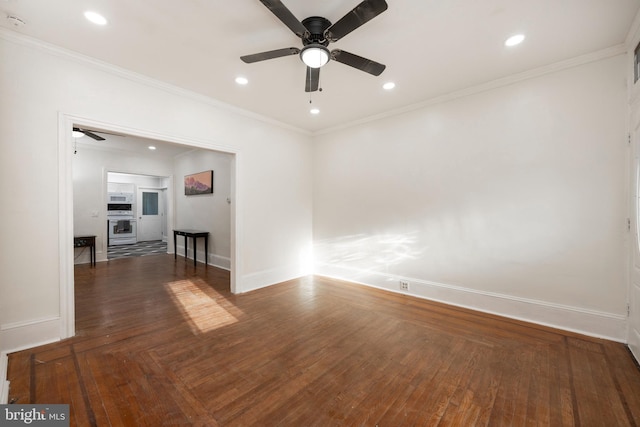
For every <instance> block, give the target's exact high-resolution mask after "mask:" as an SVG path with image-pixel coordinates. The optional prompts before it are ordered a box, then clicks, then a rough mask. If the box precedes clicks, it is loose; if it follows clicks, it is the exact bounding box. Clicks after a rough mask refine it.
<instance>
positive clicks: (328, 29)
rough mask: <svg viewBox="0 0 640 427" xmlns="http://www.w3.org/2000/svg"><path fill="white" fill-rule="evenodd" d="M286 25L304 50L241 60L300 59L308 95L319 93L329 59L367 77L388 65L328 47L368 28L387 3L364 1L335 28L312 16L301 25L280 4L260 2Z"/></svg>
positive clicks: (285, 50)
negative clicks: (322, 68)
mask: <svg viewBox="0 0 640 427" xmlns="http://www.w3.org/2000/svg"><path fill="white" fill-rule="evenodd" d="M260 2H262V4H264V5H265V6H266V7H267V8H268V9H269V10H270V11H271V12H272V13H273V14H274V15H275V16H276V17H277V18H278V19H279V20H280V21H282V23H284V25H286V26H287V27H289V29H290V30H291V31H293V32H294V34H295V35H296V36H298V37H299V38H300V39H301V40H302V45H303V47H302V49H298V48H297V47H287V48H283V49H276V50H270V51H267V52H261V53H255V54H253V55H245V56H241V57H240V59H242V60H243V61H244V62H246V63H247V64H251V63H254V62H259V61H264V60H267V59H274V58H281V57H283V56H290V55H298V54H299V55H300V58H301V59H302V62H304V63H305V65H306V66H307V75H306V82H305V92H314V91H316V90H318V86H319V82H320V68H321V67H322V66H323V65H325V64H326V63H327V62H329V60H330V59H332V60H334V61H337V62H340V63H342V64H345V65H348V66H350V67H353V68H357V69H358V70H361V71H364V72H365V73H369V74H372V75H374V76H379V75H380V74H381V73H382V72H383V71H384V69H385V68H386V66H385V65H383V64H380V63H378V62H375V61H372V60H370V59H367V58H363V57H361V56H358V55H355V54H353V53H349V52H346V51H344V50H340V49H334V50H332V51H329V49H328V48H327V46H328V45H329V43H333V42H336V41H338V40H340V39H341V38H342V37H344V36H346V35H347V34H349V33H350V32H352V31H353V30H355V29H356V28H358V27H360V26H362V25H364V24H366V23H367V22H369V21H370V20H372V19H373V18H375V17H376V16H378V15H380V14H381V13H382V12H384V11H385V10H387V7H388V5H387V2H386V1H385V0H364V1H363V2H362V3H360V4H359V5H358V6H356V7H355V8H354V9H353V10H352V11H351V12H349V13H347V14H346V15H345V16H343V17H342V18H340V19H339V20H338V22H336V23H335V24H332V23H331V21H329V20H328V19H326V18H323V17H320V16H310V17H309V18H306V19H304V20H302V22H300V21H299V20H298V19H297V18H296V17H295V16H294V15H293V13H291V11H290V10H289V9H287V7H286V6H285V5H284V4H282V2H281V1H280V0H260Z"/></svg>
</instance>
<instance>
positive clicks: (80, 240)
mask: <svg viewBox="0 0 640 427" xmlns="http://www.w3.org/2000/svg"><path fill="white" fill-rule="evenodd" d="M73 247H74V248H89V260H90V262H91V265H92V266H95V265H96V236H73Z"/></svg>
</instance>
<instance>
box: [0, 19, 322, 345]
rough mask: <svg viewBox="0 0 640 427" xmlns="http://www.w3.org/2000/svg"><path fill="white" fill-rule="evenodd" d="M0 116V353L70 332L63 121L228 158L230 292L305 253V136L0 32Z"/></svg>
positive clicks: (285, 274)
mask: <svg viewBox="0 0 640 427" xmlns="http://www.w3.org/2000/svg"><path fill="white" fill-rule="evenodd" d="M212 84H220V83H219V82H215V83H214V82H212ZM230 84H232V83H230ZM0 111H1V114H0V141H1V143H0V196H1V197H2V198H3V199H4V200H11V201H12V202H11V203H3V204H2V205H1V206H0V217H1V218H2V219H3V220H2V221H0V235H2V236H3V239H2V242H1V243H0V253H1V254H2V256H1V257H0V351H2V350H6V349H16V348H19V347H26V346H30V345H34V344H37V343H39V342H45V341H52V340H56V339H59V338H60V337H61V336H65V333H68V331H69V328H70V325H69V323H68V319H66V318H65V317H62V316H66V314H65V313H66V312H67V311H69V307H68V306H66V305H65V304H66V301H68V300H69V298H68V296H69V295H65V291H64V289H65V286H67V285H68V283H65V282H68V281H70V280H72V277H73V276H72V274H73V273H72V271H71V272H69V271H67V270H71V267H72V262H73V260H72V253H73V251H72V247H71V245H72V239H71V238H70V237H71V236H72V230H71V228H72V224H73V223H72V218H61V217H60V215H59V212H63V215H66V216H68V217H70V216H72V215H73V209H72V206H68V207H67V206H66V203H67V202H66V200H69V199H68V196H69V195H68V194H67V192H71V190H70V189H68V188H65V186H66V185H69V186H70V185H71V180H72V177H71V171H70V168H71V165H70V161H69V160H68V159H67V158H66V157H65V153H66V152H67V151H65V150H66V149H67V148H68V147H67V146H66V145H64V146H63V148H62V149H61V150H60V151H61V153H62V154H61V156H60V157H59V155H58V154H59V146H58V142H59V136H66V137H68V141H64V142H65V144H66V143H68V144H72V138H71V137H70V132H69V130H68V129H59V128H58V126H59V124H60V123H64V120H61V117H67V116H65V115H70V116H73V117H74V119H77V118H83V119H86V120H87V121H88V122H93V123H101V124H103V125H105V126H107V127H109V128H110V125H114V127H116V128H117V129H120V130H122V129H125V130H127V131H131V132H130V133H132V134H134V135H138V136H143V137H147V138H154V137H157V138H156V139H164V140H167V141H171V142H185V143H186V142H188V143H189V144H190V145H195V146H198V147H199V148H207V149H208V148H210V149H216V150H221V151H227V152H235V153H237V155H236V164H235V165H234V170H233V174H234V178H233V179H234V183H233V185H234V186H235V188H234V191H236V193H237V197H236V199H237V200H235V203H236V206H235V209H236V212H237V218H236V220H234V227H235V229H236V236H237V238H236V239H235V241H234V242H233V244H234V245H235V246H234V248H235V249H234V250H235V251H236V254H235V260H236V264H235V265H234V266H233V269H234V273H233V274H232V277H235V290H236V291H237V292H244V291H247V290H250V289H254V288H258V287H261V286H266V285H269V284H272V283H277V282H279V281H283V280H287V279H290V278H293V277H296V276H299V275H301V274H304V273H305V271H304V270H303V269H302V268H301V265H300V254H301V253H304V252H305V251H308V249H309V246H310V244H311V194H312V191H311V172H310V171H311V147H310V137H309V136H308V135H306V134H304V133H302V132H299V131H296V130H292V129H290V128H287V127H285V126H279V125H277V124H273V123H271V122H268V121H265V120H260V119H259V118H254V116H251V115H250V114H245V113H242V112H239V111H238V112H236V111H234V110H232V109H230V108H228V107H226V106H222V105H221V104H219V103H216V102H213V101H211V100H208V99H205V98H203V97H199V96H196V95H193V94H190V93H187V92H184V91H181V90H179V89H176V88H172V87H169V86H167V85H163V84H159V83H156V82H153V81H148V80H145V79H143V78H141V77H140V76H137V75H134V74H131V73H127V72H123V71H120V70H117V69H113V68H112V67H108V66H105V65H101V64H98V63H95V62H92V61H84V60H82V59H76V57H75V56H74V55H71V54H69V53H67V52H64V51H61V50H59V49H56V48H51V47H49V46H46V45H42V44H40V43H37V42H33V41H30V40H29V39H26V38H23V37H21V36H17V35H15V33H11V32H7V31H1V32H0ZM61 115H62V116H61ZM70 146H71V145H69V147H70ZM268 159H275V160H268ZM272 191H277V197H275V200H274V197H271V194H270V193H271V192H272ZM59 207H60V209H59ZM67 211H68V212H67ZM263 213H266V214H263ZM70 221H71V222H70ZM66 224H69V225H66ZM66 257H69V258H70V259H69V264H71V267H69V266H68V265H67V263H66V262H65V261H64V260H65V258H66ZM61 260H63V262H62V263H61ZM34 266H37V268H34ZM61 293H62V298H61V297H60V295H61ZM67 317H68V316H67ZM71 326H72V325H71Z"/></svg>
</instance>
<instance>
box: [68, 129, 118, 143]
mask: <svg viewBox="0 0 640 427" xmlns="http://www.w3.org/2000/svg"><path fill="white" fill-rule="evenodd" d="M76 132H78V133H83V134H85V135H87V136H88V137H89V138H93V139H95V140H96V141H104V140H105V139H104V138H103V137H101V136H100V135H96V134H98V133H104V134H105V135H115V136H122V135H118V134H117V133H109V132H103V131H97V130H89V129H82V128H76V127H74V128H73V133H74V135H73V136H74V137H75V138H80V137H82V135H78V134H76Z"/></svg>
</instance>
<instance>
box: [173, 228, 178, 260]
mask: <svg viewBox="0 0 640 427" xmlns="http://www.w3.org/2000/svg"><path fill="white" fill-rule="evenodd" d="M177 236H178V233H176V232H175V231H174V232H173V259H178V244H177V240H178V239H177Z"/></svg>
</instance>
